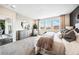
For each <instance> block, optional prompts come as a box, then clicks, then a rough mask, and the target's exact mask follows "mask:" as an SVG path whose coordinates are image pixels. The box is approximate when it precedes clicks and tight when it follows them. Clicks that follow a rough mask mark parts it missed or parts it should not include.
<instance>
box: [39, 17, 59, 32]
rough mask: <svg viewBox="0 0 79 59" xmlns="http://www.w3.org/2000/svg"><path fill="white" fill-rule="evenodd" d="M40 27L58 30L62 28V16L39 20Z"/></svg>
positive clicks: (47, 29)
mask: <svg viewBox="0 0 79 59" xmlns="http://www.w3.org/2000/svg"><path fill="white" fill-rule="evenodd" d="M39 28H40V29H46V31H51V30H55V31H58V30H59V29H60V17H56V18H46V19H41V20H39Z"/></svg>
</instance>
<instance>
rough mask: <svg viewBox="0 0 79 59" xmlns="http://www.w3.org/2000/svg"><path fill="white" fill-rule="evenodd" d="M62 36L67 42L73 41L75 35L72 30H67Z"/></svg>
mask: <svg viewBox="0 0 79 59" xmlns="http://www.w3.org/2000/svg"><path fill="white" fill-rule="evenodd" d="M63 38H64V39H65V40H67V41H69V42H72V41H75V40H76V35H75V32H74V31H73V30H71V31H68V32H67V33H65V34H64V36H63Z"/></svg>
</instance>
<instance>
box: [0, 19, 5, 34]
mask: <svg viewBox="0 0 79 59" xmlns="http://www.w3.org/2000/svg"><path fill="white" fill-rule="evenodd" d="M0 30H2V31H3V32H2V34H5V20H0Z"/></svg>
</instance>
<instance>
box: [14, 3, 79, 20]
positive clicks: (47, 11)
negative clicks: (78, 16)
mask: <svg viewBox="0 0 79 59" xmlns="http://www.w3.org/2000/svg"><path fill="white" fill-rule="evenodd" d="M77 6H78V5H77V4H15V6H14V8H15V11H16V12H18V13H20V14H22V15H24V16H27V17H31V18H33V19H42V18H48V17H53V16H59V15H63V14H69V13H71V12H72V11H73V10H74V9H75V8H76V7H77Z"/></svg>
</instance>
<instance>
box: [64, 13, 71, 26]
mask: <svg viewBox="0 0 79 59" xmlns="http://www.w3.org/2000/svg"><path fill="white" fill-rule="evenodd" d="M65 26H70V15H69V14H66V15H65Z"/></svg>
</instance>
